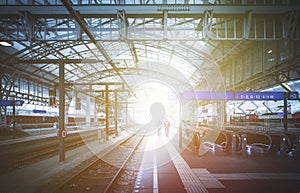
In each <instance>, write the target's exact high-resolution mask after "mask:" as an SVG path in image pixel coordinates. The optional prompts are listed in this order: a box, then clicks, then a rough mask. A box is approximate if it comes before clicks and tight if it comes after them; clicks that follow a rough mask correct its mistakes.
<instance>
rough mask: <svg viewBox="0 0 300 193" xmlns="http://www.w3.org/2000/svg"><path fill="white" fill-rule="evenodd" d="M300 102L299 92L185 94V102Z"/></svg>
mask: <svg viewBox="0 0 300 193" xmlns="http://www.w3.org/2000/svg"><path fill="white" fill-rule="evenodd" d="M285 95H286V99H288V100H298V92H287V93H286V92H185V93H183V95H182V98H183V99H185V100H275V101H276V100H284V99H285Z"/></svg>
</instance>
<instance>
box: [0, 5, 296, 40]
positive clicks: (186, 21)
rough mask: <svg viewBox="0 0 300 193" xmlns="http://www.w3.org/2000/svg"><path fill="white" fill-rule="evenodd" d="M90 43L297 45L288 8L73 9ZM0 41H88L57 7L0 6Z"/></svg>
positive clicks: (293, 12) (293, 13)
mask: <svg viewBox="0 0 300 193" xmlns="http://www.w3.org/2000/svg"><path fill="white" fill-rule="evenodd" d="M72 7H73V8H74V10H76V13H77V14H78V15H80V17H81V18H82V19H83V20H84V23H85V25H86V27H87V29H88V30H89V32H88V33H90V34H91V35H92V36H93V37H94V38H95V40H97V41H100V40H101V41H118V40H120V39H127V40H157V41H162V40H180V39H181V40H186V41H194V40H195V39H196V40H244V39H247V40H280V39H283V38H289V39H293V40H298V39H299V36H300V35H299V34H300V30H299V28H300V26H299V25H300V24H299V23H300V22H299V7H298V6H293V5H285V6H280V5H265V6H258V5H243V6H240V5H235V6H228V5H227V6H225V5H214V6H211V5H195V4H188V5H180V4H175V5H167V4H166V5H147V6H146V5H135V6H127V5H116V6H105V5H93V6H82V5H76V4H73V6H72ZM0 18H1V19H0V40H11V41H52V40H56V41H67V40H68V41H70V40H71V41H77V40H90V37H89V35H88V34H87V32H86V31H85V30H82V28H80V27H79V24H78V21H77V20H75V19H74V18H72V17H70V15H69V13H68V11H67V10H66V8H65V7H64V6H63V5H51V6H45V5H35V6H30V5H26V6H1V7H0Z"/></svg>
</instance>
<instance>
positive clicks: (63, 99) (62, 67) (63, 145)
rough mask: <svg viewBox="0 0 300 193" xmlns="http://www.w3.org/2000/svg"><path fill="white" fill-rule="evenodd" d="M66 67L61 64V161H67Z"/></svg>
mask: <svg viewBox="0 0 300 193" xmlns="http://www.w3.org/2000/svg"><path fill="white" fill-rule="evenodd" d="M64 83H65V65H64V63H60V64H59V86H58V87H59V124H58V126H59V131H58V135H59V136H58V138H59V161H64V160H65V143H64V138H65V137H66V130H65V85H64Z"/></svg>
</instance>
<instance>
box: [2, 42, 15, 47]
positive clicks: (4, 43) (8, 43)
mask: <svg viewBox="0 0 300 193" xmlns="http://www.w3.org/2000/svg"><path fill="white" fill-rule="evenodd" d="M0 45H1V46H5V47H11V46H13V45H14V44H13V43H12V42H10V41H0Z"/></svg>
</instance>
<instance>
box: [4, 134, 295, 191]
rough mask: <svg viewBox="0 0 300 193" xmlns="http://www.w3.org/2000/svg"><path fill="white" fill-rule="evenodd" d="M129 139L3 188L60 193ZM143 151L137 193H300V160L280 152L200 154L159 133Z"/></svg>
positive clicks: (83, 152)
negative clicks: (78, 174) (90, 162)
mask: <svg viewBox="0 0 300 193" xmlns="http://www.w3.org/2000/svg"><path fill="white" fill-rule="evenodd" d="M128 135H130V133H127V132H125V131H124V132H123V133H122V135H120V136H119V137H114V138H110V140H109V141H108V142H106V143H102V144H99V142H92V143H90V144H88V146H81V147H80V148H78V149H75V150H71V151H68V152H66V160H65V161H63V162H59V161H58V156H54V157H51V158H48V159H45V160H43V161H40V162H37V163H34V164H31V165H28V166H26V165H24V167H22V168H19V169H18V170H16V171H13V172H11V173H5V174H1V175H0V182H1V183H0V189H1V191H2V192H22V193H24V192H26V193H27V192H28V193H29V192H30V193H37V192H39V193H41V192H43V193H50V192H55V189H56V188H57V186H59V184H61V183H64V181H66V180H67V179H68V178H70V177H71V176H72V175H74V173H76V172H77V171H78V170H80V168H82V167H85V165H87V164H88V163H85V162H86V161H87V160H89V159H99V158H98V157H97V156H94V155H95V154H101V153H105V151H106V152H107V151H109V149H110V148H112V146H113V144H116V143H118V142H119V141H121V140H122V139H123V138H125V137H126V136H128ZM173 137H174V136H173ZM91 149H92V150H93V151H91ZM143 151H144V154H143V158H142V160H141V165H140V166H139V168H137V177H136V180H135V184H134V189H133V192H135V193H170V192H174V193H175V192H177V193H241V192H242V193H252V192H255V193H274V192H276V193H286V192H289V193H299V192H300V165H299V158H294V157H287V156H279V155H277V154H276V152H269V153H264V154H261V153H257V152H249V154H247V155H242V154H238V153H236V154H233V153H232V152H230V151H228V152H225V151H220V150H216V151H215V152H211V151H208V152H207V153H206V154H204V155H201V156H200V155H199V154H198V153H197V152H195V150H194V149H193V147H192V146H191V145H188V146H186V147H181V148H180V147H179V146H178V141H176V140H169V139H168V138H167V137H164V136H158V135H153V136H151V137H147V142H146V147H145V149H144V150H143ZM87 192H88V191H87Z"/></svg>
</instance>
